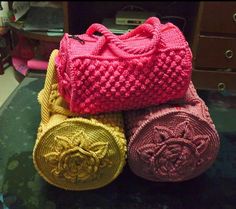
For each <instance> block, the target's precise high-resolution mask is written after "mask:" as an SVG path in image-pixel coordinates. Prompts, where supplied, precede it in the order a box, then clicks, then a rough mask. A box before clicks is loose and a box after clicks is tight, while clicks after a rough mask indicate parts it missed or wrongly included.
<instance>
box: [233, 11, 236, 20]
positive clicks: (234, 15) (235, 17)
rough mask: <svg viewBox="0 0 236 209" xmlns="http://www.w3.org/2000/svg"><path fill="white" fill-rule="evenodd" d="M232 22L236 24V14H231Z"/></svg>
mask: <svg viewBox="0 0 236 209" xmlns="http://www.w3.org/2000/svg"><path fill="white" fill-rule="evenodd" d="M233 20H234V22H236V13H234V14H233Z"/></svg>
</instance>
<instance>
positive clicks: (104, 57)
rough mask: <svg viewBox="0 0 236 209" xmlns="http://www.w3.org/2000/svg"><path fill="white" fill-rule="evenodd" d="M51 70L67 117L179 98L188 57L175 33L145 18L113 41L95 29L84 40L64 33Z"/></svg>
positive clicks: (102, 30) (110, 35) (187, 76)
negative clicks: (68, 111)
mask: <svg viewBox="0 0 236 209" xmlns="http://www.w3.org/2000/svg"><path fill="white" fill-rule="evenodd" d="M95 32H99V33H100V34H101V35H95V34H94V33H95ZM56 66H57V76H58V83H59V92H60V94H61V96H62V97H63V98H64V99H65V100H66V102H67V103H68V104H69V108H70V111H72V112H77V113H81V114H96V113H102V112H113V111H121V110H130V109H140V108H144V107H148V106H152V105H157V104H161V103H165V102H167V101H170V100H173V99H177V98H181V97H183V96H184V94H185V93H186V91H187V89H188V85H189V82H190V78H191V72H192V53H191V50H190V47H189V45H188V42H187V41H186V40H185V37H184V35H183V34H182V32H181V31H180V30H179V28H178V27H176V26H175V25H173V24H172V23H167V24H161V23H160V21H159V19H158V18H156V17H150V18H148V19H147V20H146V21H145V22H144V23H143V24H141V25H139V26H138V27H136V28H135V29H133V30H132V31H130V32H128V33H125V34H123V35H119V36H118V35H115V34H113V33H112V32H111V31H109V30H108V29H107V28H106V27H105V26H103V25H101V24H98V23H94V24H92V25H91V26H90V27H89V28H88V29H87V31H86V33H85V34H81V35H69V34H67V33H66V34H65V35H64V37H63V38H62V40H61V42H60V50H59V54H58V56H57V59H56Z"/></svg>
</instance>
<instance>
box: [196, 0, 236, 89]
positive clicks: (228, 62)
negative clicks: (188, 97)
mask: <svg viewBox="0 0 236 209" xmlns="http://www.w3.org/2000/svg"><path fill="white" fill-rule="evenodd" d="M195 23H196V24H195V31H194V37H193V43H192V51H193V82H194V84H195V86H196V87H197V88H198V89H215V90H217V89H218V90H220V91H223V90H226V91H228V90H229V91H231V90H236V2H233V1H232V2H226V1H218V2H199V5H198V11H197V16H196V20H195Z"/></svg>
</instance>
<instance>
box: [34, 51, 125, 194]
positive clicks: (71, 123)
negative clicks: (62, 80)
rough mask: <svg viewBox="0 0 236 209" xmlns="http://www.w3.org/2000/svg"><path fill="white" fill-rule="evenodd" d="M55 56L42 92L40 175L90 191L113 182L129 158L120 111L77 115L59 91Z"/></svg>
mask: <svg viewBox="0 0 236 209" xmlns="http://www.w3.org/2000/svg"><path fill="white" fill-rule="evenodd" d="M57 53H58V51H57V50H54V51H53V52H52V54H51V56H50V60H49V65H48V70H47V75H46V81H45V85H44V88H43V89H42V91H40V93H39V95H38V100H39V102H40V104H41V122H40V125H39V128H38V133H37V140H36V143H35V145H34V150H33V162H34V165H35V168H36V169H37V171H38V173H39V174H40V175H41V176H42V177H43V178H44V179H45V180H46V181H47V182H49V183H50V184H52V185H54V186H57V187H59V188H63V189H66V190H78V191H82V190H91V189H97V188H100V187H103V186H105V185H107V184H109V183H110V182H112V181H113V180H114V179H116V177H117V176H118V175H119V174H120V173H121V171H122V170H123V167H124V165H125V159H126V140H125V136H124V130H123V118H122V115H121V113H113V114H111V113H109V114H108V113H107V114H100V115H96V116H87V117H86V118H85V117H78V116H76V115H75V114H73V113H71V112H70V111H69V110H68V107H67V104H66V102H65V101H64V100H63V98H62V97H61V96H60V95H59V93H58V84H57V80H56V75H55V63H54V59H55V56H56V55H57Z"/></svg>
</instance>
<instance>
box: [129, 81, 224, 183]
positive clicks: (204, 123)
mask: <svg viewBox="0 0 236 209" xmlns="http://www.w3.org/2000/svg"><path fill="white" fill-rule="evenodd" d="M125 122H126V126H125V127H126V132H127V139H128V141H129V143H128V164H129V166H130V168H131V170H132V171H133V172H134V173H135V174H137V175H138V176H141V177H143V178H145V179H148V180H151V181H164V182H168V181H173V182H174V181H184V180H188V179H191V178H194V177H196V176H198V175H200V174H201V173H203V172H204V171H206V170H207V169H208V168H209V167H210V166H211V165H212V163H213V162H214V161H215V159H216V156H217V153H218V150H219V146H220V140H219V136H218V133H217V131H216V129H215V126H214V124H213V122H212V120H211V118H210V114H209V112H208V108H207V106H206V105H205V103H204V101H203V100H202V99H200V98H199V96H198V95H197V92H196V90H195V89H194V86H193V84H192V83H191V84H190V86H189V89H188V91H187V93H186V96H185V98H183V99H180V100H176V101H173V102H170V103H169V104H164V105H161V106H158V107H153V108H147V109H143V110H139V111H129V112H126V113H125Z"/></svg>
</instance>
